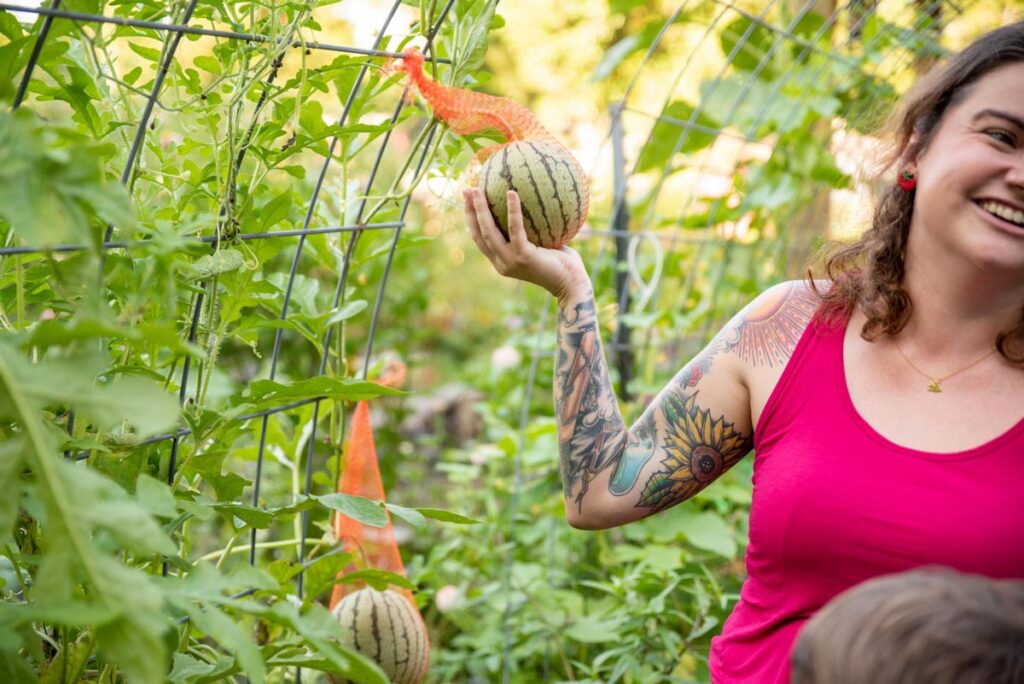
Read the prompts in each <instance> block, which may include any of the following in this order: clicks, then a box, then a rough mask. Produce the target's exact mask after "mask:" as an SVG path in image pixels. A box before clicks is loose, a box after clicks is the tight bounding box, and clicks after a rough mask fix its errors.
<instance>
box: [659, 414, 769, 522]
mask: <svg viewBox="0 0 1024 684" xmlns="http://www.w3.org/2000/svg"><path fill="white" fill-rule="evenodd" d="M696 398H697V395H696V394H692V395H690V396H689V397H688V398H686V399H681V398H680V397H670V398H668V401H667V403H666V406H665V419H666V421H665V422H666V433H667V434H666V435H665V437H664V442H663V446H664V448H665V452H666V454H667V455H666V456H665V458H663V459H662V461H661V463H662V465H663V466H664V467H663V468H662V469H661V470H659V471H658V472H656V473H654V474H653V475H652V476H651V477H650V479H648V480H647V484H646V485H645V486H644V491H643V493H642V494H641V496H640V503H639V505H640V506H650V507H651V508H654V509H655V510H662V509H665V508H668V507H669V506H672V505H674V504H676V503H679V502H680V501H684V500H686V499H688V498H690V497H691V496H693V495H694V494H696V493H697V492H698V491H700V490H701V489H703V488H704V487H705V486H707V485H708V484H710V483H711V482H712V481H713V480H714V479H715V478H717V477H718V476H719V475H721V474H722V473H723V472H725V471H726V470H727V469H728V468H730V467H731V466H732V465H733V464H735V463H736V462H737V461H739V460H740V459H741V458H743V456H744V455H745V454H746V453H747V452H748V451H749V450H750V440H749V439H748V438H747V437H746V436H744V435H742V434H740V433H738V432H736V430H734V429H733V424H732V423H728V422H726V421H725V418H718V419H717V420H716V419H713V418H712V417H711V412H710V411H708V410H702V409H700V408H698V407H697V405H696Z"/></svg>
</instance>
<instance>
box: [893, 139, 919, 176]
mask: <svg viewBox="0 0 1024 684" xmlns="http://www.w3.org/2000/svg"><path fill="white" fill-rule="evenodd" d="M920 154H921V136H920V135H919V134H918V133H917V131H914V132H913V133H911V134H910V140H908V141H907V144H906V145H904V146H903V151H902V152H900V156H899V158H897V160H896V168H897V169H898V170H899V171H900V172H903V171H910V172H911V173H917V157H918V155H920Z"/></svg>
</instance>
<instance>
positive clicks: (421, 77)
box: [391, 49, 558, 161]
mask: <svg viewBox="0 0 1024 684" xmlns="http://www.w3.org/2000/svg"><path fill="white" fill-rule="evenodd" d="M402 54H403V55H405V59H402V60H396V62H395V63H393V64H392V67H391V68H392V69H394V70H396V71H404V72H405V73H406V74H408V75H409V80H410V81H411V82H412V83H413V84H414V85H415V86H416V89H417V90H419V91H420V94H421V95H422V96H423V99H425V100H426V101H427V102H428V103H429V104H430V107H431V109H433V110H434V116H436V117H437V118H438V119H440V120H441V121H443V122H444V123H445V124H446V125H447V126H448V127H449V128H451V129H452V130H453V131H454V132H456V133H458V134H459V135H469V134H471V133H479V132H481V131H486V130H496V131H498V132H500V133H501V134H502V136H504V138H505V141H506V143H505V144H508V143H510V142H515V141H518V140H546V141H549V142H555V143H557V142H558V140H557V139H556V138H555V136H553V135H551V133H549V132H548V131H547V129H545V128H544V126H542V125H541V123H540V121H538V120H537V117H535V116H534V115H533V112H531V111H530V110H529V109H527V108H526V107H524V106H523V105H521V104H519V103H518V102H514V101H512V100H510V99H508V98H506V97H495V96H494V95H488V94H486V93H477V92H474V91H472V90H463V89H462V88H451V87H449V86H446V85H442V84H440V83H438V82H436V81H434V80H431V79H430V78H429V77H428V76H427V75H426V74H425V73H423V63H424V58H423V54H422V53H421V52H420V51H419V50H416V49H411V50H406V51H405V52H403V53H402ZM501 147H503V145H494V146H493V147H489V148H484V149H482V150H480V152H478V153H477V157H478V160H479V161H483V160H484V159H485V158H486V157H487V156H490V154H492V153H493V152H495V151H497V150H498V149H499V148H501Z"/></svg>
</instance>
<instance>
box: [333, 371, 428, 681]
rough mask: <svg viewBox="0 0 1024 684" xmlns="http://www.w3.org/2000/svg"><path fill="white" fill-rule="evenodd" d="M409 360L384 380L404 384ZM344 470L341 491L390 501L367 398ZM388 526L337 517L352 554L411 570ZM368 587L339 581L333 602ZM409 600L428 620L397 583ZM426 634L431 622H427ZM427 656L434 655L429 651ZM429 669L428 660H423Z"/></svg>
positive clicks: (373, 564)
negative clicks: (384, 483)
mask: <svg viewBox="0 0 1024 684" xmlns="http://www.w3.org/2000/svg"><path fill="white" fill-rule="evenodd" d="M405 372H406V369H405V366H404V365H402V364H401V363H400V362H397V361H395V362H391V363H390V364H389V365H388V367H387V368H386V370H385V374H384V375H383V376H382V377H381V378H379V379H378V380H377V383H378V384H381V385H385V386H389V387H399V386H401V384H402V382H403V381H404V379H405ZM340 470H341V472H340V473H339V477H338V492H340V493H342V494H348V495H351V496H362V497H366V498H367V499H373V500H374V501H385V500H386V499H385V496H384V485H383V483H382V481H381V477H380V466H379V463H378V461H377V448H376V446H375V445H374V441H373V428H372V427H371V425H370V406H369V404H368V403H367V402H366V401H360V402H359V403H358V404H356V409H355V412H354V413H353V416H352V429H351V432H350V433H349V439H348V443H347V444H346V446H345V448H344V453H343V459H342V467H341V468H340ZM385 514H386V515H387V516H388V523H387V524H386V525H385V526H384V527H373V526H372V525H366V524H364V523H361V522H359V521H358V520H356V519H354V518H351V517H349V516H347V515H345V514H343V513H340V512H339V513H336V514H335V517H334V536H335V539H337V541H338V543H339V544H340V545H341V548H342V549H343V550H344V551H346V552H348V553H350V554H352V557H353V558H354V559H362V561H363V563H361V565H362V564H364V566H365V567H366V568H374V569H378V570H386V571H388V572H393V573H395V574H396V575H401V576H402V577H405V576H406V573H405V566H404V565H403V564H402V557H401V556H400V555H399V552H398V544H397V542H396V541H395V530H394V527H393V526H392V524H391V516H390V514H389V513H387V512H385ZM358 567H359V566H358V565H356V564H355V563H353V564H351V565H349V567H347V568H345V569H344V570H342V571H341V572H340V573H338V576H339V577H341V576H342V575H344V574H345V573H347V572H351V571H353V570H356V569H358ZM362 588H363V585H362V583H358V584H336V585H335V586H334V591H333V593H332V595H331V601H330V608H331V610H334V609H335V608H336V607H337V605H338V604H339V603H340V602H341V600H342V599H343V598H344V597H345V596H347V595H348V594H350V593H353V592H356V591H358V590H360V589H362ZM392 590H394V591H397V592H399V593H400V594H402V596H404V597H405V598H406V600H408V601H409V603H410V605H412V607H413V610H414V612H415V616H416V619H417V620H419V622H420V623H421V625H422V624H423V616H422V615H421V614H420V612H419V608H418V607H417V605H416V599H415V597H413V594H412V592H411V591H409V590H408V589H404V588H396V587H392ZM423 633H424V634H426V626H425V625H423ZM425 653H426V655H425V656H424V661H426V659H427V658H429V651H426V652H425ZM421 669H422V671H423V672H425V671H426V662H424V663H423V665H422V668H421Z"/></svg>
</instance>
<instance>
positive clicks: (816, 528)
mask: <svg viewBox="0 0 1024 684" xmlns="http://www.w3.org/2000/svg"><path fill="white" fill-rule="evenodd" d="M844 328H845V325H843V326H835V327H832V328H825V327H823V326H821V325H819V324H817V323H811V325H809V326H807V329H806V330H805V331H804V333H803V335H802V337H801V339H800V341H799V343H798V344H797V346H796V349H795V350H794V352H793V357H792V358H791V359H790V361H789V363H788V364H787V366H786V368H785V369H784V370H783V373H782V376H781V378H780V379H779V383H778V385H777V386H776V387H775V389H774V391H773V392H772V394H771V396H770V397H769V399H768V402H767V404H766V405H765V408H764V412H763V413H762V415H761V419H760V423H759V425H758V427H757V431H756V433H755V435H754V447H755V456H754V478H753V481H754V494H753V502H752V504H751V510H750V543H749V546H748V547H747V557H746V566H747V580H746V582H745V583H744V585H743V589H742V591H741V592H740V600H739V602H738V603H737V604H736V608H735V609H734V610H733V612H732V615H730V616H729V619H728V620H726V622H725V625H724V627H723V629H722V634H721V636H718V637H715V638H714V639H712V641H711V654H710V668H711V681H712V682H714V684H738V683H740V682H742V683H743V684H751V683H756V684H776V683H777V684H784V683H788V682H789V654H790V650H791V649H792V646H793V643H794V641H795V639H796V636H797V633H798V632H799V630H800V628H801V626H802V625H803V624H804V622H805V621H806V620H807V619H808V618H809V617H810V616H811V615H812V614H813V613H814V612H815V611H816V610H818V609H819V608H821V607H822V606H823V605H824V604H825V603H826V602H827V601H828V600H829V599H831V598H832V597H833V596H835V595H836V594H838V593H840V592H841V591H843V590H845V589H848V588H849V587H852V586H853V585H855V584H858V583H860V582H862V581H864V580H866V579H869V578H871V577H875V576H878V575H882V574H888V573H893V572H900V571H903V570H908V569H910V568H914V567H918V566H921V565H932V564H939V565H945V566H949V567H952V568H956V569H958V570H962V571H966V572H972V573H978V574H983V575H989V576H992V577H1000V578H1010V577H1013V578H1021V577H1024V504H1022V501H1024V419H1022V420H1021V421H1020V422H1018V423H1017V424H1016V425H1015V426H1014V427H1012V428H1011V429H1010V430H1009V431H1007V432H1005V433H1004V434H1002V435H1001V436H999V437H997V438H995V439H993V440H992V441H990V442H987V443H986V444H983V445H981V446H978V447H976V448H974V449H969V450H967V451H960V452H956V453H945V454H937V453H930V452H925V451H917V450H915V449H908V448H905V447H901V446H898V445H896V444H893V443H892V442H890V441H889V440H887V439H886V438H885V437H883V436H882V435H880V434H879V433H878V432H876V431H875V430H874V429H873V428H872V427H871V426H870V425H868V424H867V422H865V420H864V419H863V418H862V417H861V416H860V415H859V414H858V413H857V410H856V409H855V407H854V405H853V402H852V401H851V399H850V395H849V392H848V391H847V386H846V374H845V371H844V367H843V335H844V332H845V330H844Z"/></svg>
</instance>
